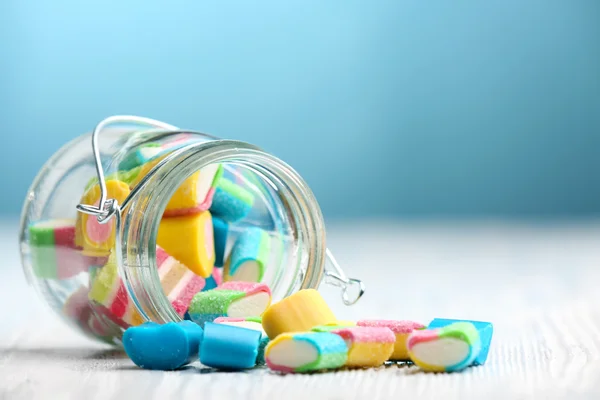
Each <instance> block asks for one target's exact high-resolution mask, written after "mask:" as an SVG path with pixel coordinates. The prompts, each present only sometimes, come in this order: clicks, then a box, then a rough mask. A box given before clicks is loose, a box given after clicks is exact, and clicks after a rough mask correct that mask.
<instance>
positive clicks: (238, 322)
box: [213, 317, 269, 365]
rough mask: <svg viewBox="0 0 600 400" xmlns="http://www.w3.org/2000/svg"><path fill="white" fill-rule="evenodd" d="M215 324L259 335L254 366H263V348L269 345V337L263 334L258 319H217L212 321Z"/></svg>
mask: <svg viewBox="0 0 600 400" xmlns="http://www.w3.org/2000/svg"><path fill="white" fill-rule="evenodd" d="M213 322H214V323H215V324H225V325H231V326H237V327H240V328H246V329H253V330H255V331H259V332H260V333H261V339H260V344H259V346H258V355H257V356H256V364H257V365H264V364H265V348H266V347H267V344H269V337H268V336H267V334H266V333H265V331H264V329H263V327H262V324H261V318H260V317H247V318H231V317H219V318H217V319H215V320H214V321H213Z"/></svg>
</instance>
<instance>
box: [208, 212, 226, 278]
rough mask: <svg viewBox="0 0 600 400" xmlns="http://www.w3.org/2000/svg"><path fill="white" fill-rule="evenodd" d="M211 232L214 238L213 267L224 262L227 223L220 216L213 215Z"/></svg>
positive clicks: (219, 265) (220, 265)
mask: <svg viewBox="0 0 600 400" xmlns="http://www.w3.org/2000/svg"><path fill="white" fill-rule="evenodd" d="M212 223H213V234H214V238H215V267H222V266H223V265H224V264H225V251H226V249H227V237H228V235H229V224H228V223H227V222H225V221H223V220H222V219H221V218H217V217H215V216H213V218H212Z"/></svg>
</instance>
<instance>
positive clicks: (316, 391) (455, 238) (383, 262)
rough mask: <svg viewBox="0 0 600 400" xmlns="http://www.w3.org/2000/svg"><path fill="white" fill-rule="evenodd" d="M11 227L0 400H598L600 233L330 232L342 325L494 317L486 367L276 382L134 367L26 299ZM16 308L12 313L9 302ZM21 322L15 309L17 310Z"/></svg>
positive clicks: (258, 376)
mask: <svg viewBox="0 0 600 400" xmlns="http://www.w3.org/2000/svg"><path fill="white" fill-rule="evenodd" d="M16 236H17V235H16V224H10V223H4V224H2V225H0V250H1V251H2V254H3V255H4V262H3V263H2V268H3V279H2V280H1V281H0V296H1V297H0V300H1V301H2V304H5V305H6V306H5V307H3V308H2V311H1V312H2V315H1V316H2V320H3V321H4V323H3V324H1V327H0V337H1V339H2V342H1V343H2V344H1V349H0V398H10V399H21V398H22V399H35V398H52V399H83V398H85V399H86V400H92V399H110V398H129V399H136V398H144V399H151V398H156V399H164V398H176V397H181V398H195V399H199V398H201V399H212V398H218V399H228V398H240V399H263V398H264V399H277V398H280V399H296V398H298V399H304V398H309V397H310V398H311V399H321V398H323V399H345V400H346V399H365V398H369V399H370V400H375V399H386V398H395V399H397V398H400V396H402V397H404V398H411V397H417V398H443V399H454V398H456V399H469V398H483V397H482V396H485V398H486V399H489V398H493V399H513V398H514V399H526V398H531V399H545V398H565V397H567V398H582V399H599V398H600V292H599V290H598V285H599V283H600V270H599V269H598V266H599V264H600V246H599V245H598V243H600V223H597V222H596V223H587V224H583V223H555V224H538V225H525V224H508V223H488V224H483V223H471V224H452V223H446V224H434V223H429V224H427V223H421V224H416V223H415V224H392V223H383V222H362V223H355V224H346V225H340V224H338V225H334V226H332V227H331V228H330V230H329V232H328V237H329V238H328V240H329V244H330V248H331V249H332V251H333V252H334V253H335V254H336V255H337V258H338V261H339V262H340V264H342V265H343V266H344V268H345V269H346V271H347V273H348V274H349V275H350V276H352V277H359V278H361V279H363V280H364V281H365V282H366V284H367V291H366V294H365V296H364V297H363V298H362V299H361V300H360V301H359V302H358V303H357V304H356V305H354V306H352V307H346V306H344V305H343V304H342V303H341V301H340V298H339V292H338V291H337V289H336V288H331V287H328V286H325V285H322V286H321V291H322V293H323V294H324V296H325V297H326V299H327V300H328V302H329V303H330V304H331V305H332V308H333V309H334V311H335V312H336V314H337V315H338V317H339V318H340V319H358V318H390V319H414V320H419V321H423V322H425V323H427V322H428V321H429V320H430V319H432V318H434V317H447V318H464V319H474V320H484V321H492V322H493V323H494V326H495V334H494V338H493V341H492V347H491V350H490V355H489V359H488V362H487V363H486V365H484V366H481V367H473V368H469V369H468V370H466V371H465V372H462V373H455V374H428V373H423V372H421V371H419V370H418V368H416V367H408V366H406V365H390V366H385V367H382V368H379V369H371V370H349V371H339V372H331V373H324V374H312V375H288V376H282V375H278V374H275V373H272V372H269V371H268V370H266V369H255V370H251V371H247V372H238V373H227V372H219V371H214V370H211V369H208V368H204V367H203V366H202V365H200V364H199V363H197V362H196V363H194V364H192V365H191V366H190V367H188V368H186V369H183V370H180V371H175V372H155V371H144V370H140V369H138V368H136V367H134V366H133V364H132V363H131V362H130V361H129V360H128V359H127V358H124V357H123V354H121V353H120V352H118V351H115V350H112V349H110V348H106V347H103V346H102V345H98V344H95V343H93V342H91V341H89V340H87V339H85V338H82V337H80V336H79V335H78V334H77V333H76V332H74V331H72V330H71V328H69V327H67V326H66V325H64V324H63V322H61V321H60V320H59V319H58V318H57V317H56V316H55V315H54V313H53V312H51V311H50V310H49V309H48V308H47V307H45V306H44V305H43V304H42V302H41V301H40V300H39V299H37V298H35V297H32V298H30V297H27V296H30V295H31V296H33V291H32V290H31V289H29V288H27V285H26V283H25V280H24V277H23V275H22V273H21V269H20V264H19V255H18V246H17V243H16ZM10 304H14V305H15V307H9V306H8V305H10ZM17 310H18V311H19V312H16V311H17Z"/></svg>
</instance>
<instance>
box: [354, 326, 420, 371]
mask: <svg viewBox="0 0 600 400" xmlns="http://www.w3.org/2000/svg"><path fill="white" fill-rule="evenodd" d="M356 325H357V326H369V327H378V328H381V327H383V328H390V329H391V330H392V332H394V335H396V344H395V345H394V352H393V353H392V355H391V356H390V360H393V361H405V360H409V359H410V357H409V355H408V350H407V348H406V340H407V339H408V336H409V335H410V334H411V333H412V332H413V331H414V330H416V329H424V328H425V325H423V324H420V323H418V322H414V321H394V320H362V321H358V322H357V323H356Z"/></svg>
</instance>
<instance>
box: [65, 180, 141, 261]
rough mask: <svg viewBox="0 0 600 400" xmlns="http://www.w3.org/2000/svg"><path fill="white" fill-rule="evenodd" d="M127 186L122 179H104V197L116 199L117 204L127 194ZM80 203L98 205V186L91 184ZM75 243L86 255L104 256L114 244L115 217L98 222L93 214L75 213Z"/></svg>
mask: <svg viewBox="0 0 600 400" xmlns="http://www.w3.org/2000/svg"><path fill="white" fill-rule="evenodd" d="M129 192H130V191H129V186H128V185H127V184H126V183H125V182H122V181H119V180H115V179H110V180H107V181H106V198H107V199H116V200H117V201H118V202H119V204H122V203H123V201H124V200H125V199H126V198H127V196H128V195H129ZM80 203H81V204H89V205H93V206H96V207H97V206H98V204H99V203H100V187H99V186H98V185H94V186H92V187H91V188H90V189H88V190H87V191H86V192H85V194H84V195H83V197H82V198H81V201H80ZM75 228H76V229H75V244H76V245H77V247H81V248H83V254H84V255H86V256H95V257H106V256H108V255H109V254H110V251H111V249H112V247H113V246H114V244H115V219H114V218H111V219H110V220H109V221H108V222H106V223H104V224H100V223H99V222H98V219H97V217H96V216H94V215H89V214H84V213H82V212H78V213H77V222H76V226H75Z"/></svg>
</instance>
